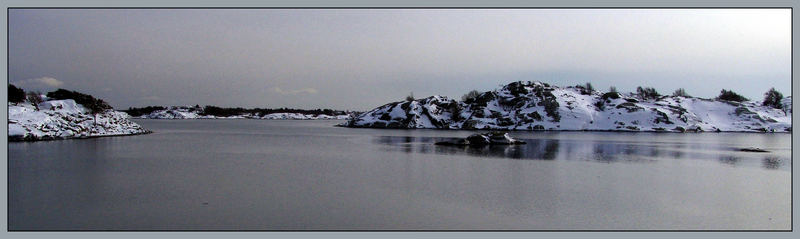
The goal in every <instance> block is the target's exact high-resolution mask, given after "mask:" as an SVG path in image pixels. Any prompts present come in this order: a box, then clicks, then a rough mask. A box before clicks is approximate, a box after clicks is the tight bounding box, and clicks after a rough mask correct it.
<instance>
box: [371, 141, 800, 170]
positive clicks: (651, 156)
mask: <svg viewBox="0 0 800 239" xmlns="http://www.w3.org/2000/svg"><path fill="white" fill-rule="evenodd" d="M453 139H455V138H440V137H412V136H380V137H377V138H376V139H375V142H376V143H378V144H382V145H387V146H389V147H385V148H384V150H387V151H401V152H406V153H422V154H431V153H432V154H443V155H469V156H477V157H490V158H508V159H522V160H582V161H595V162H606V163H611V162H655V161H658V160H660V159H687V160H693V159H700V160H714V161H717V162H719V163H723V164H725V165H730V166H741V165H749V166H760V167H762V168H765V169H780V168H782V167H784V166H786V168H787V170H788V167H789V166H790V165H791V162H789V160H788V159H784V158H781V157H778V156H775V155H772V154H753V153H741V152H738V149H735V148H730V147H724V146H718V145H717V146H715V145H696V144H688V143H659V144H655V143H654V144H644V143H642V144H639V143H635V142H615V141H596V140H563V139H550V138H548V139H521V140H523V141H525V142H526V144H523V145H487V146H477V147H476V146H451V145H447V146H445V145H434V143H436V142H441V141H446V140H453Z"/></svg>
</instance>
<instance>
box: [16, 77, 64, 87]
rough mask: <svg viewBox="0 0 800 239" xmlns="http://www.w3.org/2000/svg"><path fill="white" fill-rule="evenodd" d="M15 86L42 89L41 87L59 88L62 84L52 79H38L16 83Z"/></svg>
mask: <svg viewBox="0 0 800 239" xmlns="http://www.w3.org/2000/svg"><path fill="white" fill-rule="evenodd" d="M17 84H18V85H20V86H21V87H34V88H42V87H60V86H62V85H64V82H63V81H60V80H58V79H56V78H53V77H39V78H33V79H26V80H21V81H17Z"/></svg>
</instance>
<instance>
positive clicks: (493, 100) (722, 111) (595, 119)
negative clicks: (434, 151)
mask: <svg viewBox="0 0 800 239" xmlns="http://www.w3.org/2000/svg"><path fill="white" fill-rule="evenodd" d="M782 103H783V104H784V108H783V109H775V108H771V107H767V106H762V105H761V103H760V102H753V101H750V102H742V103H739V102H731V101H720V100H709V99H700V98H691V97H673V96H662V97H659V98H658V99H649V100H644V99H641V98H638V97H636V96H635V95H627V94H619V93H603V92H598V91H593V92H588V91H586V90H585V89H583V88H578V87H566V88H560V87H555V86H551V85H549V84H546V83H542V82H513V83H511V84H508V85H506V86H504V87H503V88H501V89H499V90H494V91H489V92H484V93H482V94H480V95H479V96H477V97H475V98H474V99H468V100H467V101H465V102H459V101H456V100H453V99H448V98H447V97H444V96H431V97H428V98H424V99H417V100H413V101H400V102H394V103H389V104H386V105H383V106H380V107H378V108H376V109H373V110H371V111H367V112H364V113H361V114H359V115H357V116H356V117H354V118H353V119H351V120H349V121H348V122H346V123H344V124H342V126H346V127H370V128H400V129H413V128H436V129H504V130H620V131H673V132H685V131H746V132H788V131H791V127H792V125H791V121H792V119H791V103H792V102H791V97H787V98H786V99H784V100H783V101H782Z"/></svg>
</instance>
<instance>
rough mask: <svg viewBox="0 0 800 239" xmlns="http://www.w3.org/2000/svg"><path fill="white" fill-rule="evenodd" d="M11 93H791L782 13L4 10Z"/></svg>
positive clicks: (365, 96)
mask: <svg viewBox="0 0 800 239" xmlns="http://www.w3.org/2000/svg"><path fill="white" fill-rule="evenodd" d="M9 77H10V78H9V81H10V82H11V83H12V84H16V85H18V86H21V87H22V88H25V89H26V90H27V89H32V90H42V91H49V90H52V89H55V88H59V87H60V88H66V89H71V90H77V91H81V92H85V93H89V94H92V95H95V96H98V97H100V98H103V99H105V100H106V101H108V102H109V103H111V105H112V106H114V107H116V108H127V107H129V106H147V105H194V104H200V105H218V106H242V107H271V108H275V107H295V108H336V109H354V110H367V109H371V108H374V107H376V106H379V105H382V104H384V103H388V102H391V101H397V100H401V99H403V98H404V97H405V96H406V95H408V93H409V92H413V93H414V95H415V96H416V97H417V98H420V97H425V96H429V95H434V94H440V95H446V96H450V97H456V98H460V96H461V95H463V94H464V93H466V92H467V91H469V90H472V89H477V90H479V91H488V90H492V89H494V88H497V87H498V86H499V85H500V84H507V83H509V82H512V81H518V80H531V81H534V80H538V81H543V82H548V83H551V84H555V85H559V86H567V85H575V84H579V83H585V82H591V83H592V84H593V85H594V86H595V88H597V89H601V90H606V89H608V87H609V86H616V87H617V89H618V90H620V91H626V92H627V91H633V90H634V89H635V88H636V86H639V85H641V86H651V87H655V88H656V89H657V90H658V91H659V92H660V93H662V94H669V93H671V92H672V91H673V90H675V89H676V88H679V87H683V88H685V89H686V91H687V93H689V94H691V95H694V96H700V97H708V98H710V97H714V96H716V95H717V94H719V91H720V89H723V88H725V89H732V90H734V91H736V92H739V93H741V94H742V95H744V96H746V97H749V98H751V99H762V98H763V93H764V92H765V91H766V90H768V89H769V88H770V87H775V88H776V89H778V90H779V91H781V92H783V93H784V95H790V94H791V90H790V84H791V11H790V10H789V9H662V10H659V9H504V10H497V9H12V10H10V11H9Z"/></svg>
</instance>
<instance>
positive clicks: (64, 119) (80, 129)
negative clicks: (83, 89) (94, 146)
mask: <svg viewBox="0 0 800 239" xmlns="http://www.w3.org/2000/svg"><path fill="white" fill-rule="evenodd" d="M39 97H40V98H41V102H40V103H38V104H35V103H32V102H30V101H28V100H24V101H22V102H17V103H12V102H9V103H8V139H9V141H34V140H51V139H70V138H90V137H102V136H119V135H136V134H144V133H149V132H150V131H148V130H146V129H144V128H142V126H140V125H138V124H136V123H134V122H131V121H130V120H129V119H128V114H126V113H124V112H119V111H116V110H114V109H105V110H102V112H97V113H91V112H92V111H91V110H90V109H89V108H87V107H84V106H83V105H81V104H78V103H76V102H75V100H73V99H61V100H54V99H49V98H48V97H47V96H44V95H42V96H39ZM37 101H38V100H37ZM34 104H35V105H34Z"/></svg>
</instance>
